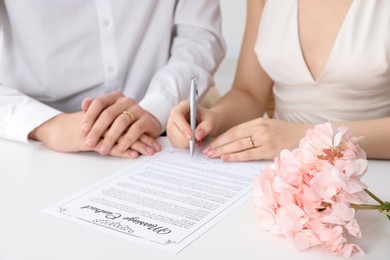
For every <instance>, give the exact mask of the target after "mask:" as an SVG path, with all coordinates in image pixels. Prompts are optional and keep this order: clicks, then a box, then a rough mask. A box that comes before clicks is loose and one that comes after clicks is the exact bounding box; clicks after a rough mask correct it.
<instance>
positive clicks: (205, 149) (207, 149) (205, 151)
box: [202, 147, 210, 154]
mask: <svg viewBox="0 0 390 260" xmlns="http://www.w3.org/2000/svg"><path fill="white" fill-rule="evenodd" d="M209 150H210V148H208V147H206V148H204V149H203V150H202V153H203V154H207V152H208V151H209Z"/></svg>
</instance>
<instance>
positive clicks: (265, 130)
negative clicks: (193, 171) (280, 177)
mask: <svg viewBox="0 0 390 260" xmlns="http://www.w3.org/2000/svg"><path fill="white" fill-rule="evenodd" d="M311 127H312V126H310V125H304V124H296V123H289V122H285V121H281V120H276V119H268V118H257V119H254V120H252V121H249V122H246V123H242V124H240V125H238V126H235V127H233V128H231V129H230V130H228V131H227V132H225V133H224V134H222V135H220V136H218V137H217V138H216V139H215V140H213V141H212V142H211V143H210V144H209V145H208V146H207V147H206V148H205V149H204V150H203V153H204V154H205V155H206V156H208V157H209V158H219V157H220V158H221V159H222V160H224V161H252V160H271V159H274V157H275V156H278V155H279V153H280V151H281V150H282V149H294V148H296V147H298V145H299V141H300V139H301V138H302V137H304V135H305V134H306V131H307V130H308V129H309V128H311Z"/></svg>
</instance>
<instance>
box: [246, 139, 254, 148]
mask: <svg viewBox="0 0 390 260" xmlns="http://www.w3.org/2000/svg"><path fill="white" fill-rule="evenodd" d="M247 139H248V142H249V144H250V145H251V149H253V148H255V144H254V143H253V139H252V136H248V137H247Z"/></svg>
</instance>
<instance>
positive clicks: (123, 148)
mask: <svg viewBox="0 0 390 260" xmlns="http://www.w3.org/2000/svg"><path fill="white" fill-rule="evenodd" d="M118 151H119V152H120V153H123V152H124V151H126V147H125V146H123V145H119V146H118Z"/></svg>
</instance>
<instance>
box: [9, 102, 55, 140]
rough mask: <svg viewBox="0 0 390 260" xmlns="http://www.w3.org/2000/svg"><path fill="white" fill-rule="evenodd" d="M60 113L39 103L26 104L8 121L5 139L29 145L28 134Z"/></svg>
mask: <svg viewBox="0 0 390 260" xmlns="http://www.w3.org/2000/svg"><path fill="white" fill-rule="evenodd" d="M60 113H62V112H61V111H59V110H56V109H54V108H51V107H48V106H46V105H43V104H41V103H39V102H33V103H29V104H26V105H25V106H23V107H21V108H20V109H19V110H18V112H17V113H16V114H15V115H14V116H12V118H11V119H10V121H9V125H8V127H7V133H6V136H7V139H11V140H15V141H20V142H23V143H30V141H29V140H28V135H29V133H30V132H31V131H32V130H34V129H35V128H36V127H38V126H40V125H41V124H43V123H44V122H46V121H48V120H49V119H51V118H53V117H55V116H57V115H58V114H60Z"/></svg>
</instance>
